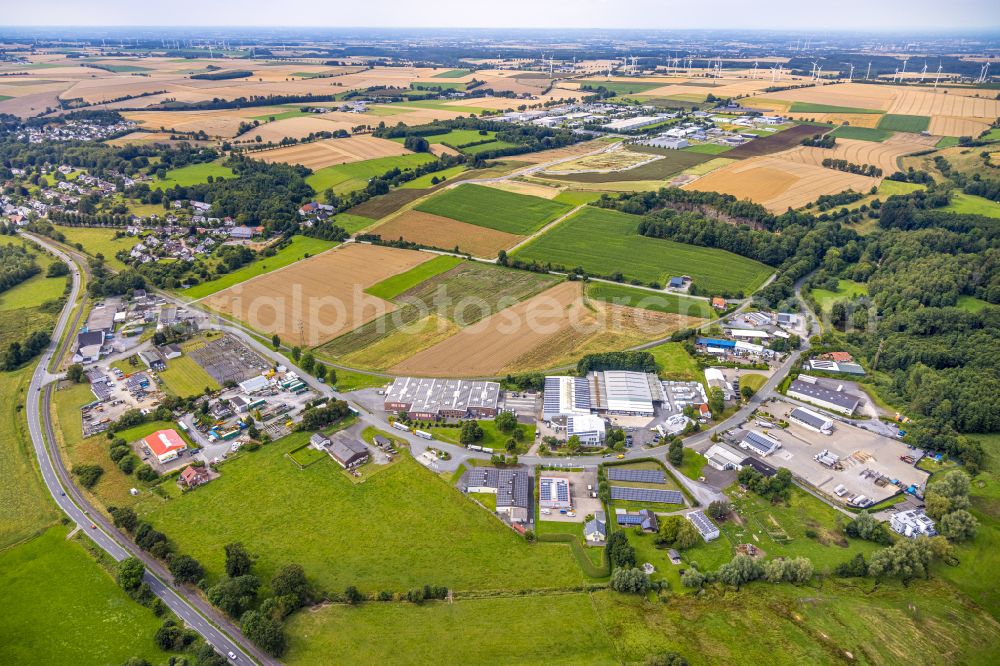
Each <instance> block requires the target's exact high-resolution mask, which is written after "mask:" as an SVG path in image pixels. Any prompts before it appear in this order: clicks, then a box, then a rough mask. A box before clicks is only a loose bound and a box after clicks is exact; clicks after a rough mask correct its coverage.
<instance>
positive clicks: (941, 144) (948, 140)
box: [934, 136, 958, 148]
mask: <svg viewBox="0 0 1000 666" xmlns="http://www.w3.org/2000/svg"><path fill="white" fill-rule="evenodd" d="M957 145H958V137H957V136H943V137H941V138H940V139H939V140H938V142H937V143H936V144H934V147H935V148H954V147H955V146H957Z"/></svg>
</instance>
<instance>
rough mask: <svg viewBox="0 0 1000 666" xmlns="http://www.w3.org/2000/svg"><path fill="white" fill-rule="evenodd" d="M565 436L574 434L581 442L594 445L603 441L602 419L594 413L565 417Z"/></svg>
mask: <svg viewBox="0 0 1000 666" xmlns="http://www.w3.org/2000/svg"><path fill="white" fill-rule="evenodd" d="M566 436H567V437H574V436H576V437H579V438H580V443H581V444H584V445H587V446H596V445H598V444H600V443H601V442H603V441H604V419H603V418H601V417H600V416H597V415H596V414H577V415H576V416H569V417H567V418H566Z"/></svg>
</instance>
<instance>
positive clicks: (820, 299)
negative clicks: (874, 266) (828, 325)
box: [810, 280, 868, 312]
mask: <svg viewBox="0 0 1000 666" xmlns="http://www.w3.org/2000/svg"><path fill="white" fill-rule="evenodd" d="M810 293H812V296H813V298H815V299H816V302H817V303H819V307H820V310H821V311H823V312H829V311H830V308H831V307H833V304H834V303H835V302H837V301H844V300H850V299H852V298H857V297H858V296H866V295H867V294H868V287H867V286H865V285H864V284H862V283H860V282H853V281H851V280H839V281H838V282H837V291H830V290H828V289H813V290H812V292H810Z"/></svg>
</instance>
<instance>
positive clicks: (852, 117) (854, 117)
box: [781, 111, 882, 127]
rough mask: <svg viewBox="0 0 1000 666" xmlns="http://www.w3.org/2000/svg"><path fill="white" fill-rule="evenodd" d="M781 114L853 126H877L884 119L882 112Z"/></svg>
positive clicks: (798, 118) (797, 118)
mask: <svg viewBox="0 0 1000 666" xmlns="http://www.w3.org/2000/svg"><path fill="white" fill-rule="evenodd" d="M781 115H783V116H785V117H786V118H791V119H792V120H815V121H816V122H818V123H830V124H831V125H843V124H844V123H847V124H848V125H851V126H853V127H877V126H878V122H879V121H880V120H882V114H880V113H813V112H811V111H805V112H803V111H788V112H785V113H782V114H781Z"/></svg>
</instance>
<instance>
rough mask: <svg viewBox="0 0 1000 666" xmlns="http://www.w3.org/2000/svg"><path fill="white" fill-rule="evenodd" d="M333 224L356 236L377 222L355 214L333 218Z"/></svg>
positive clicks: (342, 214)
mask: <svg viewBox="0 0 1000 666" xmlns="http://www.w3.org/2000/svg"><path fill="white" fill-rule="evenodd" d="M333 223H334V224H336V225H337V226H338V227H340V228H341V229H343V230H344V231H346V232H347V233H349V234H356V233H358V232H359V231H361V230H362V229H364V228H366V227H370V226H371V225H373V224H375V220H373V219H371V218H369V217H363V216H361V215H354V214H353V213H340V214H339V215H337V216H336V217H335V218H333Z"/></svg>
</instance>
